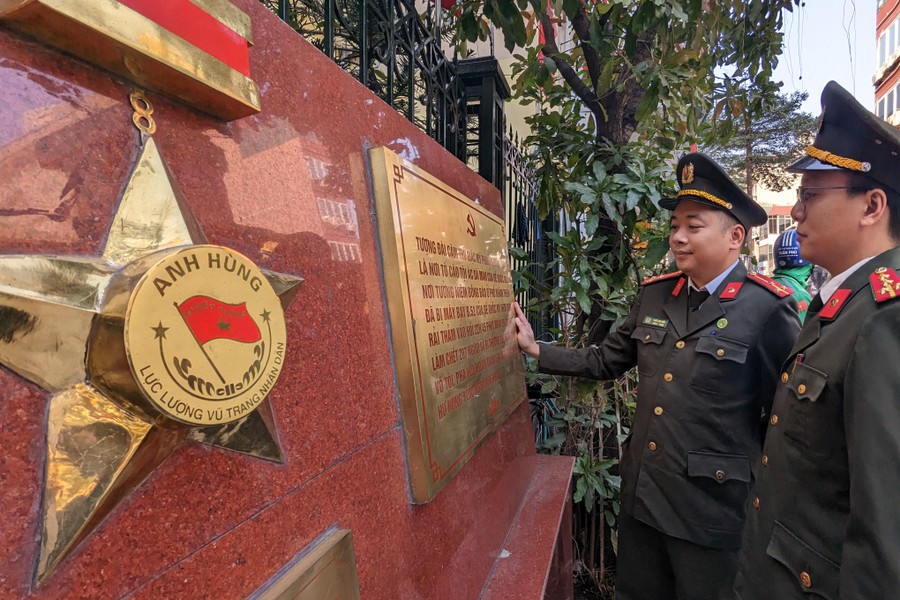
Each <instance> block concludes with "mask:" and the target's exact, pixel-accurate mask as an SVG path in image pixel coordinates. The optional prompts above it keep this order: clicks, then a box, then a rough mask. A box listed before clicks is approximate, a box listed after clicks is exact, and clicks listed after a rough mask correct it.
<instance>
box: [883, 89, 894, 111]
mask: <svg viewBox="0 0 900 600" xmlns="http://www.w3.org/2000/svg"><path fill="white" fill-rule="evenodd" d="M884 114H886V115H887V116H889V117H890V116H891V115H892V114H894V90H891V91H889V92H888V95H887V110H886V111H885V113H884Z"/></svg>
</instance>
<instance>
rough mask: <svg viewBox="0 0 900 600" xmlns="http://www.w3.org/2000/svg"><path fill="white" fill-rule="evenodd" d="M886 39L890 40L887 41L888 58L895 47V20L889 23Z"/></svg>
mask: <svg viewBox="0 0 900 600" xmlns="http://www.w3.org/2000/svg"><path fill="white" fill-rule="evenodd" d="M888 39H889V40H890V42H889V43H888V60H890V58H891V56H893V54H894V50H896V49H897V21H894V22H893V23H891V27H890V29H888Z"/></svg>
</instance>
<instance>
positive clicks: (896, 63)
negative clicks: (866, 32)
mask: <svg viewBox="0 0 900 600" xmlns="http://www.w3.org/2000/svg"><path fill="white" fill-rule="evenodd" d="M875 36H876V40H877V41H876V44H875V73H874V75H873V76H872V84H873V85H874V86H875V113H876V114H877V115H878V116H879V117H881V118H882V119H885V120H886V121H888V122H889V123H890V124H891V125H894V126H898V125H900V0H878V12H877V14H876V17H875Z"/></svg>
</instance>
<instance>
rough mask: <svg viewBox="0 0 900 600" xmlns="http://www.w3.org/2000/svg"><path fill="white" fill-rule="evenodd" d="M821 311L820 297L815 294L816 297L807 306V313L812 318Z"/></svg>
mask: <svg viewBox="0 0 900 600" xmlns="http://www.w3.org/2000/svg"><path fill="white" fill-rule="evenodd" d="M820 310H822V295H821V294H816V297H815V298H813V300H812V302H811V303H810V304H809V309H808V310H807V313H808V314H809V315H810V316H812V315H814V314H816V313H817V312H819V311H820Z"/></svg>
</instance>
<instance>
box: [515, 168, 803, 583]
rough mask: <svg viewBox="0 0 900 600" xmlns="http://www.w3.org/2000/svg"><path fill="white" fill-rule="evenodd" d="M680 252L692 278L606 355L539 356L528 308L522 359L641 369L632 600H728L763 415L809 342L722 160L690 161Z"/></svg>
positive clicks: (596, 369)
mask: <svg viewBox="0 0 900 600" xmlns="http://www.w3.org/2000/svg"><path fill="white" fill-rule="evenodd" d="M676 175H677V177H678V183H679V186H680V190H679V192H678V194H677V196H676V197H675V198H672V199H670V200H666V201H664V202H662V203H661V204H662V205H663V206H664V207H667V208H669V209H671V210H672V211H673V213H672V217H671V228H670V234H669V244H670V246H671V249H672V252H673V253H674V256H675V261H676V263H677V264H678V267H679V269H681V270H680V271H678V272H676V273H671V274H669V275H664V276H661V277H657V278H653V279H650V280H647V281H645V282H644V285H643V286H642V288H641V291H640V293H639V295H638V297H637V299H636V301H635V303H634V304H633V306H632V308H631V312H630V314H629V315H628V318H627V319H626V320H625V323H624V324H623V325H622V326H621V327H620V328H619V329H618V330H616V331H614V332H613V333H611V334H610V335H609V336H607V337H606V339H604V340H603V342H602V343H600V344H599V345H597V346H591V347H588V348H582V349H577V350H574V349H566V348H561V347H557V346H554V345H545V344H540V345H539V344H537V343H535V340H534V333H533V332H532V331H531V327H530V326H529V325H528V321H527V320H526V319H525V317H524V315H523V314H522V312H521V309H520V308H519V307H518V305H516V307H515V308H516V311H517V313H516V314H517V318H516V325H517V326H518V328H519V334H518V336H519V347H520V348H521V349H522V351H524V352H525V353H527V354H529V355H531V356H534V357H537V358H538V359H539V365H540V369H541V371H543V372H545V373H554V374H560V375H574V376H581V377H590V378H593V379H614V378H616V377H619V376H620V375H622V374H623V373H624V372H625V371H627V370H628V369H630V368H632V367H634V366H635V365H637V367H638V374H639V379H640V383H639V386H638V397H637V411H636V414H635V417H634V424H633V427H632V430H631V434H630V436H629V438H628V440H626V442H625V443H624V445H623V457H622V461H621V465H620V473H621V475H622V511H621V513H620V515H619V524H618V528H619V547H618V553H617V558H616V574H617V581H616V593H617V597H618V598H619V599H620V600H644V599H651V598H652V599H655V600H656V599H669V598H671V599H673V600H674V599H678V600H695V599H696V600H700V599H712V598H718V595H719V593H720V592H721V591H722V590H723V588H727V587H728V586H730V584H731V582H732V580H733V577H734V572H735V568H736V560H737V551H738V548H739V547H740V545H741V531H742V529H743V523H744V517H745V506H746V502H747V497H748V493H749V490H750V488H751V486H752V483H753V478H754V473H753V469H752V465H753V464H754V463H756V462H757V461H758V457H759V453H760V448H761V439H760V432H761V431H762V427H761V423H760V415H761V414H763V413H764V412H765V411H767V410H768V407H769V404H768V402H769V401H770V400H771V397H772V394H773V392H774V388H775V385H776V382H777V376H778V374H779V371H778V367H779V365H780V364H781V362H782V361H783V360H784V358H785V357H786V356H787V352H788V350H789V349H790V347H791V345H792V344H793V343H794V339H795V337H796V335H797V332H798V330H799V322H798V319H797V313H796V310H795V306H796V305H795V303H794V302H793V300H792V299H791V297H790V290H787V289H785V288H783V287H782V286H780V285H779V284H777V283H775V282H773V281H771V280H769V279H766V278H764V277H761V276H756V275H748V273H747V271H746V269H745V268H744V266H743V264H742V263H741V262H740V261H739V260H738V258H739V256H740V249H741V246H742V244H743V242H744V236H745V234H746V232H747V230H748V229H749V228H750V227H751V226H754V225H760V224H762V223H765V221H766V213H765V211H764V210H763V209H762V208H761V207H760V206H759V205H757V204H756V203H755V202H753V200H752V199H751V198H750V197H749V196H747V194H745V193H744V192H743V190H741V189H740V188H739V187H738V186H737V185H736V184H735V183H734V182H733V181H731V179H730V178H729V177H728V176H727V175H726V173H725V172H724V171H723V170H722V169H721V168H720V167H719V166H718V165H717V164H716V163H714V162H713V161H712V160H710V159H709V158H707V157H706V156H704V155H702V154H699V153H692V154H687V155H685V156H684V157H683V158H682V159H681V160H680V161H679V163H678V168H677V171H676Z"/></svg>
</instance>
